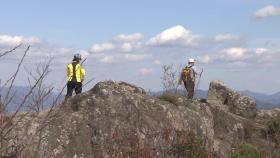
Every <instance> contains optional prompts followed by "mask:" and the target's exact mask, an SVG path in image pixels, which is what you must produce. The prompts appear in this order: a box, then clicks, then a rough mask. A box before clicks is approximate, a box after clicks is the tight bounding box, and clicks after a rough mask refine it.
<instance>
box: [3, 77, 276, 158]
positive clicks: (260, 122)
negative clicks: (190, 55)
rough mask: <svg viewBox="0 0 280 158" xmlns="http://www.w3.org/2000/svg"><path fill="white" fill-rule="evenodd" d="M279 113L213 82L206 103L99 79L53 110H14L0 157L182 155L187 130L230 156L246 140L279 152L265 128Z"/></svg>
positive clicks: (265, 150) (221, 154) (223, 155)
mask: <svg viewBox="0 0 280 158" xmlns="http://www.w3.org/2000/svg"><path fill="white" fill-rule="evenodd" d="M279 113H280V110H279V109H274V110H258V109H257V108H256V103H255V101H254V100H253V99H252V98H250V97H247V96H243V95H241V94H239V93H238V92H236V91H234V90H232V89H230V88H229V87H227V86H226V85H225V84H224V83H223V82H221V81H213V82H211V84H210V88H209V92H208V98H207V100H199V99H198V100H188V99H186V98H185V97H180V96H178V97H177V98H176V104H174V103H171V102H167V101H163V100H161V99H158V98H156V97H152V96H148V95H146V92H145V90H144V89H142V88H139V87H136V86H133V85H130V84H128V83H125V82H113V81H104V82H100V83H98V84H97V85H95V86H94V87H93V88H92V89H91V90H90V91H88V92H85V93H82V94H80V95H77V96H74V97H72V98H70V99H68V100H67V101H66V102H64V103H63V104H62V105H61V106H59V107H57V108H55V109H53V110H52V111H51V112H50V111H43V112H41V113H39V114H24V113H22V114H19V115H18V116H17V117H16V119H15V120H14V121H13V122H12V124H11V125H10V126H9V127H10V128H9V129H7V131H6V133H7V138H6V140H4V141H2V144H1V149H2V150H1V156H2V157H5V156H6V157H13V156H15V157H29V158H33V157H34V158H35V157H36V158H37V157H38V158H45V157H46V158H47V157H65V158H86V157H96V158H99V157H108V158H109V157H170V158H172V157H178V156H180V155H179V154H181V157H184V156H187V155H188V154H190V153H185V151H181V150H179V149H183V150H184V148H182V146H183V147H185V145H186V143H188V141H190V139H189V136H190V134H191V136H195V137H197V138H198V140H201V142H202V144H203V146H204V147H205V154H206V155H207V154H208V153H211V154H212V155H215V157H219V158H230V157H231V154H232V152H233V151H234V150H235V149H236V148H237V147H238V145H239V144H241V143H244V142H247V143H250V144H253V145H254V146H256V148H257V149H259V151H261V152H263V153H266V155H270V156H271V157H280V148H279V146H278V142H275V141H274V140H273V139H271V138H270V137H269V136H268V134H267V127H266V125H265V123H266V122H267V121H268V120H270V119H271V118H274V117H276V116H277V115H278V114H279ZM21 116H25V117H21ZM8 131H9V132H8ZM4 133H5V131H4ZM187 145H189V144H187ZM175 149H176V150H175ZM206 155H204V157H205V156H206ZM189 157H190V156H189ZM192 157H194V156H192ZM200 157H203V155H200Z"/></svg>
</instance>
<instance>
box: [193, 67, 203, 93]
mask: <svg viewBox="0 0 280 158" xmlns="http://www.w3.org/2000/svg"><path fill="white" fill-rule="evenodd" d="M202 73H203V68H202V70H201V73H200V74H199V78H198V81H197V83H196V86H195V90H194V96H195V97H196V94H197V90H198V87H199V83H200V79H201V75H202Z"/></svg>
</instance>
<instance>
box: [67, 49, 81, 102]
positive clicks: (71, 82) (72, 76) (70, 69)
mask: <svg viewBox="0 0 280 158" xmlns="http://www.w3.org/2000/svg"><path fill="white" fill-rule="evenodd" d="M81 60H82V57H81V55H80V54H75V55H74V58H73V61H72V63H71V64H68V66H67V77H68V82H67V94H66V97H65V99H67V98H69V97H71V96H72V93H73V91H74V90H75V93H76V94H79V93H82V88H83V81H84V79H85V75H86V71H85V69H84V68H83V67H82V65H81V64H80V61H81Z"/></svg>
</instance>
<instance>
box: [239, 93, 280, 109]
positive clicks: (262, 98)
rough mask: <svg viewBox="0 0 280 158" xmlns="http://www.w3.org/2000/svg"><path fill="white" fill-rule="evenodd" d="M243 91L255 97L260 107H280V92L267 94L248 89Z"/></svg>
mask: <svg viewBox="0 0 280 158" xmlns="http://www.w3.org/2000/svg"><path fill="white" fill-rule="evenodd" d="M241 93H242V94H244V95H247V96H250V97H252V98H254V99H255V100H256V102H257V106H258V108H275V107H280V92H278V93H275V94H272V95H266V94H262V93H256V92H252V91H248V90H246V91H242V92H241Z"/></svg>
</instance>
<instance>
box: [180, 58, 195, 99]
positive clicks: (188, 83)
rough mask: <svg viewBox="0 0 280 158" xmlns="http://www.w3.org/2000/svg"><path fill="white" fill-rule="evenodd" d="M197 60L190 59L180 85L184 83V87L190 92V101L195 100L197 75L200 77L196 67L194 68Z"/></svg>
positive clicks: (184, 69) (183, 71) (182, 74)
mask: <svg viewBox="0 0 280 158" xmlns="http://www.w3.org/2000/svg"><path fill="white" fill-rule="evenodd" d="M194 63H195V60H194V59H192V58H191V59H189V61H188V65H187V66H186V67H185V68H183V70H182V73H181V77H180V80H179V84H182V82H183V83H184V86H185V88H186V90H187V92H188V95H187V97H188V99H193V96H194V88H195V78H196V75H198V74H199V73H198V71H197V70H196V67H195V66H194Z"/></svg>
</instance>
